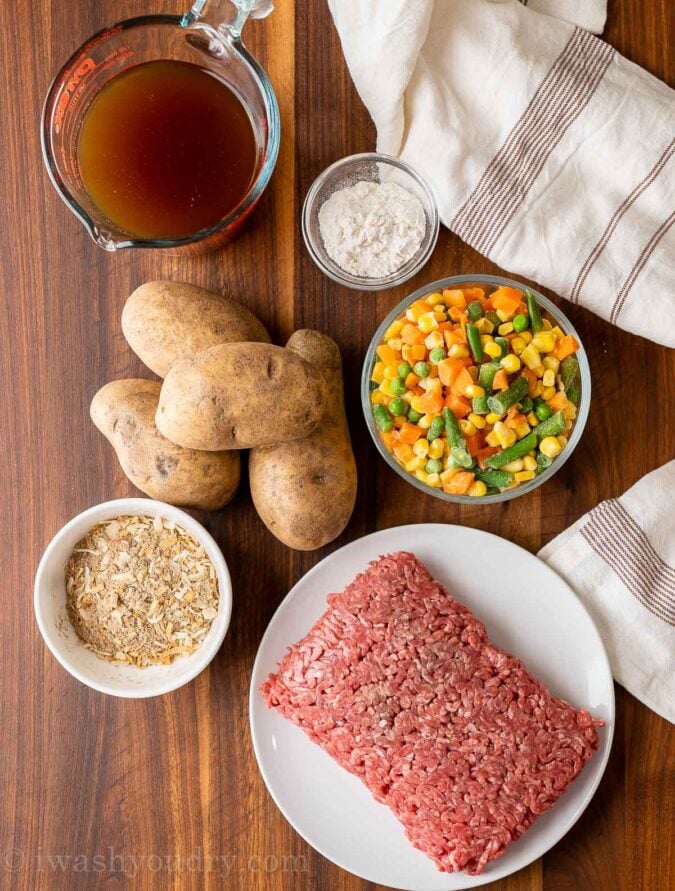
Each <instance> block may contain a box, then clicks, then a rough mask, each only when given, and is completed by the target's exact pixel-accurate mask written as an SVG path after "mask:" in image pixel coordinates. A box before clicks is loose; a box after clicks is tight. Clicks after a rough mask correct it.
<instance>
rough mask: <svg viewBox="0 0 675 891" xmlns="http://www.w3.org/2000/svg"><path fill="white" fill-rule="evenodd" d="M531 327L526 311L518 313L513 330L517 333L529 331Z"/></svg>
mask: <svg viewBox="0 0 675 891" xmlns="http://www.w3.org/2000/svg"><path fill="white" fill-rule="evenodd" d="M529 327H530V318H529V316H526V315H525V313H524V312H521V313H518V315H517V316H516V317H515V318H514V320H513V330H514V331H515V332H516V334H522V332H523V331H527V329H528V328H529Z"/></svg>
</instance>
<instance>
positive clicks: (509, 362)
mask: <svg viewBox="0 0 675 891" xmlns="http://www.w3.org/2000/svg"><path fill="white" fill-rule="evenodd" d="M499 364H500V365H501V366H502V368H503V369H504V371H506V373H507V374H515V373H516V371H520V364H521V363H520V359H519V358H518V356H514V355H513V353H508V354H507V355H506V356H504V358H503V359H502V360H501V362H500V363H499Z"/></svg>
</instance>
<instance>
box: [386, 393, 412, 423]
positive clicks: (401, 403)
mask: <svg viewBox="0 0 675 891" xmlns="http://www.w3.org/2000/svg"><path fill="white" fill-rule="evenodd" d="M389 411H390V413H391V414H392V415H393V416H394V417H395V418H397V417H398V416H399V415H404V414H406V412H407V411H408V403H407V402H406V401H405V399H401V397H400V396H399V397H398V398H396V399H392V400H391V402H390V403H389Z"/></svg>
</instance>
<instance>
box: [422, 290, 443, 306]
mask: <svg viewBox="0 0 675 891" xmlns="http://www.w3.org/2000/svg"><path fill="white" fill-rule="evenodd" d="M424 299H425V300H426V302H427V303H428V304H429V306H433V308H434V309H438V307H439V306H440V308H441V309H445V304H444V303H443V295H442V294H439V293H438V291H434V292H433V294H429V295H428V296H427V297H425V298H424Z"/></svg>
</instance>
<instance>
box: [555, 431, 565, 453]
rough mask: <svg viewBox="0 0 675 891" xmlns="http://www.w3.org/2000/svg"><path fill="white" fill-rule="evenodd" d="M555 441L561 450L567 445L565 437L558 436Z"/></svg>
mask: <svg viewBox="0 0 675 891" xmlns="http://www.w3.org/2000/svg"><path fill="white" fill-rule="evenodd" d="M556 439H557V440H558V442H559V443H560V448H561V449H564V448H565V446H566V445H567V437H566V436H563V435H562V434H561V435H560V436H557V437H556Z"/></svg>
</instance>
